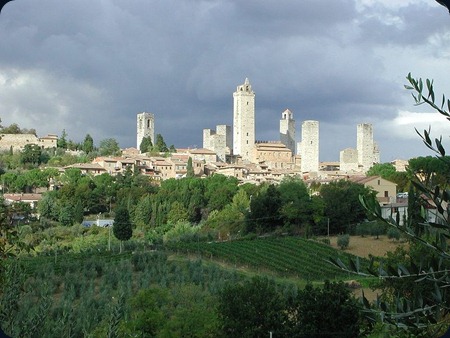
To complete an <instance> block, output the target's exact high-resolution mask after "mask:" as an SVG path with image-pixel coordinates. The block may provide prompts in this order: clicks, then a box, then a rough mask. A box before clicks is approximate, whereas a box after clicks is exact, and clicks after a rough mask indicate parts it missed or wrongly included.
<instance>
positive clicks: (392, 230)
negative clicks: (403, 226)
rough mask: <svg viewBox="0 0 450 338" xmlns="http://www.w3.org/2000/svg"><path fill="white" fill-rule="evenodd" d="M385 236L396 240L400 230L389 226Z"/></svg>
mask: <svg viewBox="0 0 450 338" xmlns="http://www.w3.org/2000/svg"><path fill="white" fill-rule="evenodd" d="M387 236H388V238H389V239H395V240H396V241H398V240H399V239H400V231H398V230H397V229H395V228H393V227H390V228H389V230H388V232H387Z"/></svg>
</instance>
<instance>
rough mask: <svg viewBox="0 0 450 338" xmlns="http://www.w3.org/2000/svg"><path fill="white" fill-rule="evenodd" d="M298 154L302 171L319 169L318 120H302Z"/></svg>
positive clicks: (316, 170)
mask: <svg viewBox="0 0 450 338" xmlns="http://www.w3.org/2000/svg"><path fill="white" fill-rule="evenodd" d="M300 155H301V170H302V172H318V171H319V121H303V123H302V142H301V151H300Z"/></svg>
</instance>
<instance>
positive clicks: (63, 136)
mask: <svg viewBox="0 0 450 338" xmlns="http://www.w3.org/2000/svg"><path fill="white" fill-rule="evenodd" d="M56 145H57V147H58V148H62V149H67V133H66V130H65V129H63V131H62V133H61V136H60V137H59V138H58V141H57V142H56Z"/></svg>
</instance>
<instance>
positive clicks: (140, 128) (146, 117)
mask: <svg viewBox="0 0 450 338" xmlns="http://www.w3.org/2000/svg"><path fill="white" fill-rule="evenodd" d="M148 136H150V139H151V140H152V144H153V145H154V144H155V116H154V115H153V114H152V113H145V112H143V113H139V114H137V146H136V148H137V149H139V147H140V145H141V142H142V139H143V138H144V137H148Z"/></svg>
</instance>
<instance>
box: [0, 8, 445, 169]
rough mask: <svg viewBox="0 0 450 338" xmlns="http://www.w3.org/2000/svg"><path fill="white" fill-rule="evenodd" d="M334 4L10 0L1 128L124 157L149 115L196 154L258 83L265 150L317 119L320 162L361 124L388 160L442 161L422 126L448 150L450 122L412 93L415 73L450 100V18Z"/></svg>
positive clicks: (0, 58) (0, 69)
mask: <svg viewBox="0 0 450 338" xmlns="http://www.w3.org/2000/svg"><path fill="white" fill-rule="evenodd" d="M325 4H326V5H324V3H318V2H317V1H304V2H301V3H292V2H288V1H282V2H281V3H280V2H270V1H269V2H265V3H264V4H261V3H258V2H251V1H250V2H245V3H243V2H234V1H224V0H215V1H209V2H197V3H191V2H188V1H181V2H178V1H177V2H175V1H165V2H163V3H157V4H155V3H152V2H150V3H149V2H146V1H134V2H132V3H130V2H124V3H120V4H113V3H109V2H102V3H95V4H89V6H87V2H86V3H85V2H84V1H79V0H77V1H74V0H68V1H66V2H64V4H62V3H61V2H59V1H56V0H44V1H41V2H39V4H38V3H36V2H33V1H31V0H21V1H14V2H10V3H8V4H7V5H6V6H5V7H4V8H3V10H2V16H1V18H0V38H1V39H2V43H3V45H4V46H5V48H2V50H1V51H0V112H1V114H2V122H3V124H4V125H10V124H11V123H15V122H16V123H19V125H20V126H21V127H23V128H36V129H37V131H38V133H39V135H40V136H42V135H45V134H50V133H51V134H58V135H60V134H61V132H62V130H63V129H65V130H66V132H67V134H68V137H69V138H70V139H73V140H74V141H82V138H83V137H84V136H85V135H86V134H90V135H92V136H93V137H94V141H95V142H97V143H98V142H99V140H102V139H105V138H108V137H113V138H115V139H116V140H117V141H118V142H119V144H120V146H121V147H122V148H126V147H131V146H134V145H135V143H136V142H135V139H136V138H135V137H136V136H135V118H136V114H137V113H139V112H142V111H148V112H152V113H154V114H155V116H156V125H155V130H156V133H159V134H161V135H163V136H164V139H165V140H166V142H167V144H174V145H175V146H176V147H198V148H199V147H201V145H202V129H204V128H214V127H215V126H216V125H218V124H226V125H232V111H233V110H232V109H233V107H232V102H233V98H232V92H233V90H234V89H235V86H236V84H239V83H242V81H243V79H245V78H246V77H248V78H249V79H250V80H251V82H252V86H253V88H254V90H255V93H256V101H255V106H256V111H257V116H256V126H255V127H256V140H277V139H278V127H275V126H277V125H278V121H279V116H280V114H281V113H282V112H283V111H284V110H285V109H289V110H290V111H292V113H293V114H294V118H295V120H296V121H297V122H296V128H297V130H299V129H300V124H299V123H300V122H301V121H305V120H315V121H319V123H320V135H321V142H320V157H321V158H320V160H321V161H333V160H334V161H336V160H338V159H339V151H340V150H342V149H345V148H349V147H351V148H354V147H355V146H356V145H355V142H356V141H355V140H356V125H357V124H359V123H370V124H372V125H373V127H374V139H375V140H377V141H378V143H379V148H380V153H381V162H389V161H392V160H394V159H397V158H401V159H407V158H411V157H416V156H427V155H431V154H432V153H431V152H430V151H429V150H427V149H426V148H425V147H424V146H423V145H422V143H421V140H420V139H419V138H418V136H417V135H416V132H415V129H414V128H417V129H418V130H419V131H421V130H423V129H428V127H429V126H430V125H431V128H432V137H439V136H440V135H442V136H443V141H444V145H445V142H447V141H448V137H446V136H447V135H449V134H450V124H449V123H448V122H445V121H444V119H441V117H440V116H439V115H438V114H437V113H434V112H432V111H431V110H429V109H427V108H426V107H424V106H423V107H415V106H414V101H413V100H412V98H411V96H410V93H408V92H407V91H406V90H404V88H403V85H404V84H405V83H406V75H407V74H408V73H409V72H412V74H413V76H416V77H423V78H431V79H434V81H435V90H436V94H437V96H441V94H442V93H444V94H447V93H446V88H450V79H448V78H447V77H446V76H445V72H443V71H442V70H443V69H448V68H449V67H450V60H449V59H448V58H447V55H448V54H449V53H450V51H449V50H448V48H449V47H448V43H447V40H448V39H449V36H450V35H449V34H448V33H449V24H448V13H446V11H445V10H442V6H439V4H438V3H436V2H435V1H426V0H420V1H396V0H389V1H387V0H373V1H368V0H354V1H348V0H336V1H325ZM325 7H326V8H327V10H324V8H325ZM49 8H51V10H49ZM331 13H332V15H331ZM162 18H164V19H162ZM300 138H301V133H297V138H296V142H298V141H300Z"/></svg>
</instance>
